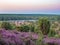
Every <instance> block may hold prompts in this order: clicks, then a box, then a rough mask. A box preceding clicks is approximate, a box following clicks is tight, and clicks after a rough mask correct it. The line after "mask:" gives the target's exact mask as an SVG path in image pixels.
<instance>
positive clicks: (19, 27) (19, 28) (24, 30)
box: [16, 25, 29, 32]
mask: <svg viewBox="0 0 60 45" xmlns="http://www.w3.org/2000/svg"><path fill="white" fill-rule="evenodd" d="M16 29H17V30H18V31H21V32H29V26H28V25H21V26H18V27H17V28H16Z"/></svg>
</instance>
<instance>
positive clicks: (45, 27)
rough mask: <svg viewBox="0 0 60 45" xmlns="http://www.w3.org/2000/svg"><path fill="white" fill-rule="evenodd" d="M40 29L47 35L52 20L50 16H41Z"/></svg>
mask: <svg viewBox="0 0 60 45" xmlns="http://www.w3.org/2000/svg"><path fill="white" fill-rule="evenodd" d="M38 25H39V29H40V30H41V31H42V33H43V34H44V35H47V34H48V33H49V31H50V21H49V20H48V18H40V19H39V21H38Z"/></svg>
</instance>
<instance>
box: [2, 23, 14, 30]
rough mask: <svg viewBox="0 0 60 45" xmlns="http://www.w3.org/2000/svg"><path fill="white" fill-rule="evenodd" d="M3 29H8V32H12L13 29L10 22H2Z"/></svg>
mask: <svg viewBox="0 0 60 45" xmlns="http://www.w3.org/2000/svg"><path fill="white" fill-rule="evenodd" d="M1 27H2V28H4V29H6V30H12V29H13V27H12V25H11V24H10V23H9V22H2V24H1Z"/></svg>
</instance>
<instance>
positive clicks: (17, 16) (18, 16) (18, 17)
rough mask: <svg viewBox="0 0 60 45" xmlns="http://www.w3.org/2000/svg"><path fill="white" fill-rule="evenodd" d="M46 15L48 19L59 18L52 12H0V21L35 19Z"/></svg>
mask: <svg viewBox="0 0 60 45" xmlns="http://www.w3.org/2000/svg"><path fill="white" fill-rule="evenodd" d="M41 17H48V18H49V19H50V20H59V19H60V15H56V14H55V15H54V14H0V21H4V20H37V19H39V18H41Z"/></svg>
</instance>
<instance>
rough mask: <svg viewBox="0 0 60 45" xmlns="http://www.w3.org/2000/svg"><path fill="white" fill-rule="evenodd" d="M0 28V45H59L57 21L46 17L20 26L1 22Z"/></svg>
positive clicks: (59, 31) (59, 30)
mask: <svg viewBox="0 0 60 45" xmlns="http://www.w3.org/2000/svg"><path fill="white" fill-rule="evenodd" d="M57 27H58V29H55V28H57ZM0 28H1V29H0V45H60V34H59V33H60V27H59V21H51V20H50V19H49V18H46V17H45V18H44V17H43V18H39V20H38V21H37V22H35V23H30V24H28V25H27V24H20V26H16V25H15V24H13V23H9V22H1V23H0Z"/></svg>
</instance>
